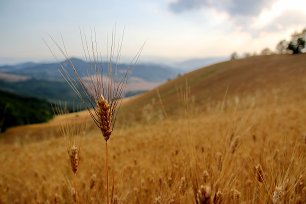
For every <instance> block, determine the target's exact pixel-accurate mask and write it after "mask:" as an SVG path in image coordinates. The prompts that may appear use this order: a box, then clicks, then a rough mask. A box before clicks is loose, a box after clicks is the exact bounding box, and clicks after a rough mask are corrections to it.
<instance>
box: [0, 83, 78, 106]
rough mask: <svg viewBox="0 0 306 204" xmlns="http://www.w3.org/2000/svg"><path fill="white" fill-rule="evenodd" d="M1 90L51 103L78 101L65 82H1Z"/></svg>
mask: <svg viewBox="0 0 306 204" xmlns="http://www.w3.org/2000/svg"><path fill="white" fill-rule="evenodd" d="M0 87H1V88H0V89H1V90H4V91H9V92H11V93H15V94H17V95H21V96H25V97H34V98H40V99H45V100H48V101H50V102H55V101H68V100H71V99H72V101H73V99H77V98H76V95H75V93H74V92H73V90H71V88H70V87H69V85H68V84H67V83H66V82H65V81H45V80H38V79H30V80H26V81H19V82H15V83H10V82H4V81H0Z"/></svg>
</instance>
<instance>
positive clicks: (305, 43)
mask: <svg viewBox="0 0 306 204" xmlns="http://www.w3.org/2000/svg"><path fill="white" fill-rule="evenodd" d="M305 52H306V28H305V29H303V30H302V31H301V32H294V33H293V34H292V35H291V38H290V40H289V41H287V40H285V39H283V40H281V41H279V42H278V43H277V45H276V47H275V51H273V50H271V49H269V48H264V49H263V50H262V51H261V52H260V54H256V53H253V54H251V53H247V52H246V53H244V54H243V55H242V56H239V55H238V53H237V52H233V53H232V54H231V56H230V59H231V60H234V59H238V58H247V57H251V56H256V55H271V54H301V53H305Z"/></svg>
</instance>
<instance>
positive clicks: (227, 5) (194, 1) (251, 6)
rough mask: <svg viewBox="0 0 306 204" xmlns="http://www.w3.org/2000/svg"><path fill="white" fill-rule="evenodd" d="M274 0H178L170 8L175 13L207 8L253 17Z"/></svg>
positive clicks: (231, 14)
mask: <svg viewBox="0 0 306 204" xmlns="http://www.w3.org/2000/svg"><path fill="white" fill-rule="evenodd" d="M274 1H275V0H256V1H254V0H219V1H215V0H176V1H175V2H172V3H170V4H169V8H170V10H172V11H173V12H175V13H182V12H185V11H190V10H198V9H203V8H204V9H205V8H206V9H215V10H217V11H221V12H226V13H227V14H229V15H230V16H233V17H237V16H247V17H253V16H256V15H258V14H259V13H260V12H261V11H262V10H263V9H264V8H267V7H269V6H271V5H272V3H273V2H274Z"/></svg>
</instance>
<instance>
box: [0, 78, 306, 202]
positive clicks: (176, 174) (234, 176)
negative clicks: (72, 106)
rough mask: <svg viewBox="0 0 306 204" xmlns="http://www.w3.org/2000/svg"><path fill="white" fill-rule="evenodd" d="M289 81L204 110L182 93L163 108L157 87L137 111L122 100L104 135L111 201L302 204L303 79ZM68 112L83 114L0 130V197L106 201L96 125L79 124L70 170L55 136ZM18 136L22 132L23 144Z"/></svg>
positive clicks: (305, 173)
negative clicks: (181, 99) (79, 135)
mask: <svg viewBox="0 0 306 204" xmlns="http://www.w3.org/2000/svg"><path fill="white" fill-rule="evenodd" d="M296 77H300V78H297V80H296V81H299V80H302V79H301V78H303V77H304V75H301V76H298V75H296ZM303 79H304V78H303ZM293 81H294V80H293ZM271 83H272V82H271ZM292 83H293V82H292ZM190 86H191V89H190V92H191V94H192V93H193V91H194V90H193V89H192V87H193V86H192V84H191V85H190ZM271 86H272V84H271ZM289 88H290V87H289ZM289 88H286V87H280V88H279V89H277V88H275V87H273V89H272V88H271V89H266V90H265V89H258V90H257V92H256V94H254V93H252V92H249V94H245V95H228V96H226V97H224V96H223V97H221V98H222V99H221V100H217V99H216V100H214V101H212V102H211V103H210V104H206V106H205V108H203V107H202V104H201V103H194V102H193V101H192V97H189V98H188V99H189V100H188V104H186V103H178V104H174V106H175V107H179V109H178V112H177V114H169V115H168V116H165V114H164V112H167V113H171V112H169V109H168V108H167V107H170V104H169V101H167V100H163V99H164V98H163V95H164V92H163V91H162V90H161V92H160V96H161V97H160V99H161V101H162V102H160V100H156V101H155V103H152V100H148V103H147V104H145V105H144V106H141V107H140V108H142V111H143V112H142V113H143V114H141V115H140V116H139V118H134V117H129V116H131V115H133V113H131V112H130V113H129V112H127V111H126V110H127V109H129V105H131V104H132V103H133V101H135V103H137V104H138V105H139V101H138V99H137V98H134V99H132V100H130V101H127V102H126V103H124V109H125V111H123V112H122V114H121V115H119V116H118V121H117V123H118V124H117V128H116V130H114V132H113V133H112V139H111V140H109V141H108V142H109V146H110V149H109V163H110V165H109V166H110V169H109V174H110V183H111V184H112V183H113V185H110V186H114V189H110V193H112V192H113V194H114V195H113V196H110V197H111V198H113V200H112V201H111V202H112V203H305V202H306V186H305V177H306V166H305V164H306V142H305V133H306V114H305V112H306V104H305V102H304V101H305V99H306V97H305V96H306V95H305V94H304V93H306V90H305V89H306V87H305V88H304V87H303V86H302V85H301V86H300V87H296V89H290V90H289ZM246 89H247V88H246ZM273 90H274V92H273V94H271V92H272V91H273ZM275 90H277V91H275ZM304 91H305V92H304ZM225 92H226V90H225ZM154 93H155V94H156V95H155V96H154V97H156V98H159V96H158V94H157V93H156V92H154ZM154 93H152V94H153V95H154ZM284 93H286V94H284ZM142 97H143V96H142ZM146 97H148V96H146ZM237 97H238V99H237ZM178 100H179V99H178ZM185 100H186V97H185ZM161 103H163V104H164V105H165V107H166V108H165V109H164V110H163V109H162V107H161V106H160V105H158V104H161ZM149 105H150V106H152V107H153V108H149ZM187 105H188V108H186V106H187ZM131 107H133V106H130V108H131ZM208 107H209V108H208ZM130 110H133V109H130ZM180 110H183V111H180ZM68 118H69V120H71V121H72V123H74V124H77V121H83V122H85V121H87V122H89V123H90V121H91V118H90V116H88V114H86V112H83V113H80V114H78V115H77V116H76V115H75V114H72V115H69V116H60V117H57V118H55V119H54V120H52V121H50V122H49V123H48V124H43V125H35V126H26V127H20V128H14V129H12V130H9V131H8V132H7V133H5V134H4V135H3V137H4V138H3V139H2V140H1V143H0V152H1V154H0V163H1V164H2V165H1V169H0V203H73V202H74V199H75V197H76V196H77V198H78V199H77V202H78V203H106V182H107V181H106V180H105V178H106V177H105V167H104V162H103V160H105V156H104V151H105V149H104V145H103V144H104V141H103V140H102V139H101V135H100V134H101V133H100V132H99V131H100V130H99V129H97V128H94V124H93V122H91V123H90V124H89V125H88V126H87V127H86V129H85V131H86V136H84V137H82V138H81V142H80V151H79V153H80V160H79V166H78V171H77V176H76V177H75V176H74V174H73V172H72V171H71V167H70V160H69V158H68V157H67V149H66V142H65V139H64V138H63V137H59V136H57V134H59V131H58V130H57V129H58V128H57V127H58V125H59V124H61V122H63V121H66V120H67V119H68ZM72 119H74V120H76V121H73V120H72ZM127 120H128V121H127ZM31 130H33V131H34V130H35V134H34V135H39V134H45V133H44V132H45V131H47V132H49V133H48V135H46V138H48V139H44V140H37V139H35V140H34V141H35V142H32V141H31V136H32V135H31V134H29V133H27V131H28V132H29V131H31ZM23 134H29V135H30V136H29V138H28V139H27V140H26V139H25V141H26V142H24V141H23ZM12 136H14V138H13V139H8V138H9V137H12ZM16 138H18V139H16ZM101 157H102V158H103V160H102V161H101ZM76 194H77V195H76Z"/></svg>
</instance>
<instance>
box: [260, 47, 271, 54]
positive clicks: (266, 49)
mask: <svg viewBox="0 0 306 204" xmlns="http://www.w3.org/2000/svg"><path fill="white" fill-rule="evenodd" d="M271 54H273V53H272V51H271V50H270V49H269V48H265V49H263V50H262V51H261V55H271Z"/></svg>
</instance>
